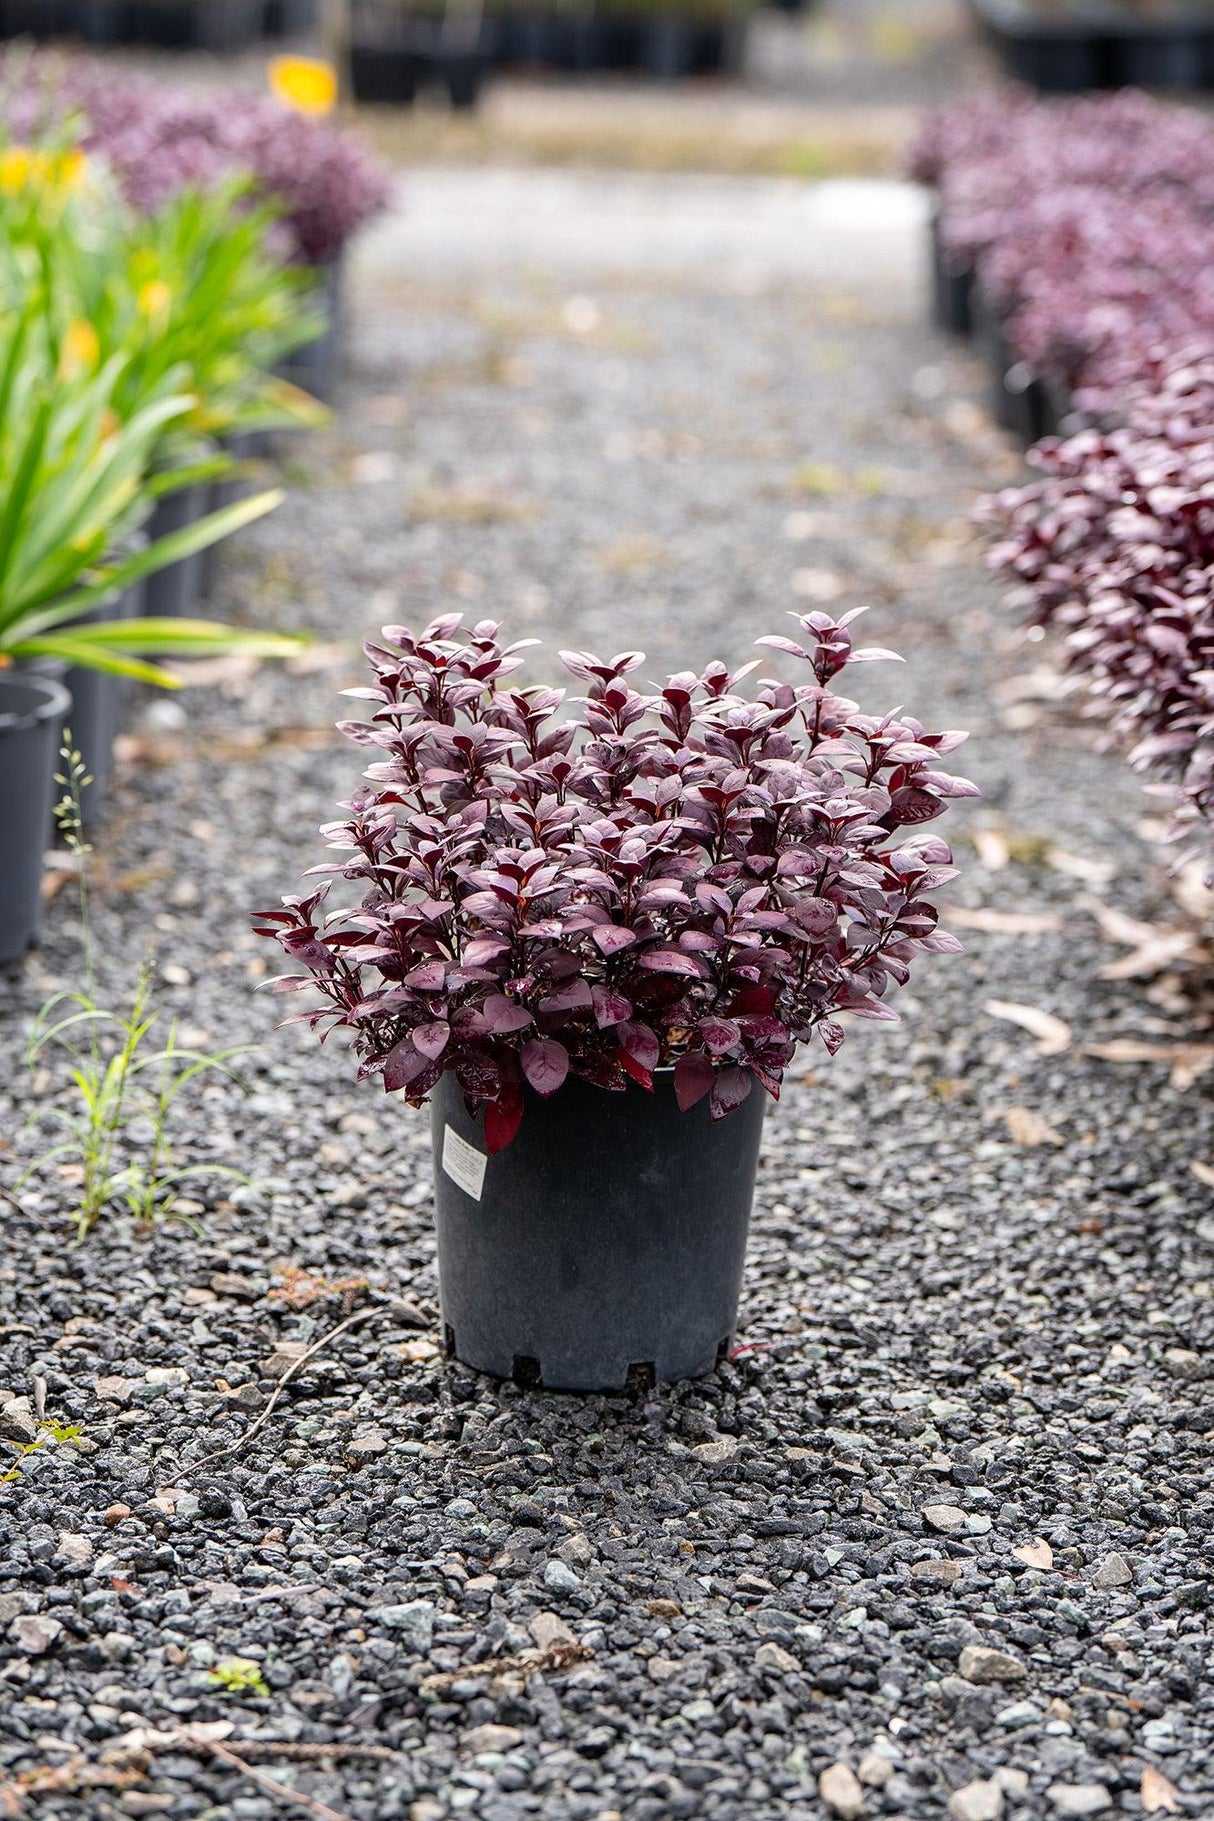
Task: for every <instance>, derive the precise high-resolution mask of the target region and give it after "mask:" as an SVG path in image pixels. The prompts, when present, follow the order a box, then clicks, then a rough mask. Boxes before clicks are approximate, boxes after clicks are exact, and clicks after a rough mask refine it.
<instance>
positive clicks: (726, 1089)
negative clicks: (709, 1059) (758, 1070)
mask: <svg viewBox="0 0 1214 1821" xmlns="http://www.w3.org/2000/svg"><path fill="white" fill-rule="evenodd" d="M753 1086H754V1080H753V1078H752V1076H751V1074H750V1072H749V1070H747V1069H722V1070H721V1071H720V1073H719V1074H718V1076H717V1078H716V1080H715V1081H714V1082H713V1084H712V1116H713V1118H714V1119H723V1118H724V1117H725V1115H726V1114H727V1113H732V1112H733V1110H734V1108H735V1107H740V1106H741V1104H742V1102H743V1101H744V1100H745V1099H746V1097H747V1095H748V1094H749V1093H750V1091H751V1089H752V1088H753Z"/></svg>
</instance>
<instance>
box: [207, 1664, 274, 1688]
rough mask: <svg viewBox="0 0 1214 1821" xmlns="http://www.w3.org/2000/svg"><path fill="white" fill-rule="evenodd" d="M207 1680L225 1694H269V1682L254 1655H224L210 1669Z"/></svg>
mask: <svg viewBox="0 0 1214 1821" xmlns="http://www.w3.org/2000/svg"><path fill="white" fill-rule="evenodd" d="M207 1680H208V1681H209V1682H210V1683H211V1685H212V1687H214V1688H218V1689H221V1690H222V1691H223V1693H224V1694H225V1695H262V1696H264V1695H268V1694H269V1692H270V1688H269V1684H268V1683H267V1681H266V1679H265V1677H264V1676H263V1675H262V1673H261V1664H260V1663H256V1662H254V1660H253V1658H252V1657H223V1658H221V1660H220V1661H219V1662H218V1663H216V1665H215V1667H214V1669H212V1670H211V1671H210V1674H209V1675H208V1677H207Z"/></svg>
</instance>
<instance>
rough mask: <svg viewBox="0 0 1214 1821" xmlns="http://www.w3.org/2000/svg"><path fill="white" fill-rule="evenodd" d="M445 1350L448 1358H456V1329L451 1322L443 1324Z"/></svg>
mask: <svg viewBox="0 0 1214 1821" xmlns="http://www.w3.org/2000/svg"><path fill="white" fill-rule="evenodd" d="M443 1352H444V1353H445V1354H446V1356H447V1358H448V1359H454V1358H455V1329H454V1328H453V1327H452V1326H451V1323H450V1322H445V1323H444V1324H443Z"/></svg>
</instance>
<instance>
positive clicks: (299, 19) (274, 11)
mask: <svg viewBox="0 0 1214 1821" xmlns="http://www.w3.org/2000/svg"><path fill="white" fill-rule="evenodd" d="M316 14H317V5H316V0H265V4H264V5H263V7H262V14H261V30H262V35H263V36H264V37H266V38H301V37H302V36H303V35H304V33H305V32H310V31H314V30H315V28H316Z"/></svg>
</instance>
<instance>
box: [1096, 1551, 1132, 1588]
mask: <svg viewBox="0 0 1214 1821" xmlns="http://www.w3.org/2000/svg"><path fill="white" fill-rule="evenodd" d="M1133 1580H1134V1570H1133V1569H1132V1568H1131V1567H1130V1564H1129V1563H1128V1562H1127V1561H1126V1559H1125V1557H1124V1556H1123V1555H1117V1554H1113V1555H1106V1556H1105V1558H1104V1560H1103V1562H1101V1564H1100V1566H1099V1568H1097V1570H1096V1572H1095V1574H1094V1575H1093V1576H1092V1585H1093V1587H1129V1586H1130V1585H1132V1583H1133Z"/></svg>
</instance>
